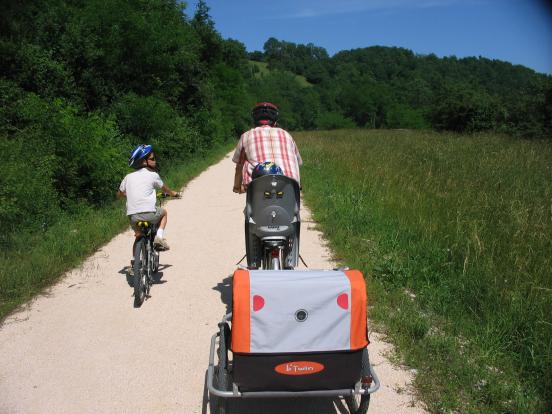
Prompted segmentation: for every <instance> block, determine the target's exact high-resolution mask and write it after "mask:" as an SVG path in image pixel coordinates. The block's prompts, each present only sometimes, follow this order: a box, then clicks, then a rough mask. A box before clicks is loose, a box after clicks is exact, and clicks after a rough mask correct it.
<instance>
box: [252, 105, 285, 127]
mask: <svg viewBox="0 0 552 414" xmlns="http://www.w3.org/2000/svg"><path fill="white" fill-rule="evenodd" d="M278 115H279V113H278V107H277V106H276V105H274V104H273V103H270V102H259V103H258V104H256V105H255V106H254V107H253V109H252V110H251V117H252V118H253V122H254V123H255V125H267V124H268V125H274V124H275V123H276V121H277V120H278Z"/></svg>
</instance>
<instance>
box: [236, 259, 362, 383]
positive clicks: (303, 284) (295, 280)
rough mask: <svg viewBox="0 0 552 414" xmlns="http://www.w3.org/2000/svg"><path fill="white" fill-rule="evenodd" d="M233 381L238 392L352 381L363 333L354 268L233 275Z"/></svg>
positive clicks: (358, 365) (356, 374) (358, 364)
mask: <svg viewBox="0 0 552 414" xmlns="http://www.w3.org/2000/svg"><path fill="white" fill-rule="evenodd" d="M232 297H233V302H232V338H231V350H232V352H233V353H234V358H233V361H234V362H233V375H234V382H235V383H236V384H237V385H238V387H239V388H240V390H242V391H257V390H274V391H278V390H296V391H302V390H310V389H312V390H314V389H317V390H321V389H340V388H350V387H354V384H355V382H357V381H358V378H359V377H360V369H361V357H362V350H363V349H364V348H365V347H366V346H367V345H368V337H367V332H366V305H367V304H366V286H365V283H364V278H363V276H362V274H361V273H360V272H359V271H357V270H345V271H340V270H330V271H326V270H283V271H282V270H278V271H267V270H251V271H248V270H243V269H239V270H237V271H236V272H235V273H234V277H233V293H232Z"/></svg>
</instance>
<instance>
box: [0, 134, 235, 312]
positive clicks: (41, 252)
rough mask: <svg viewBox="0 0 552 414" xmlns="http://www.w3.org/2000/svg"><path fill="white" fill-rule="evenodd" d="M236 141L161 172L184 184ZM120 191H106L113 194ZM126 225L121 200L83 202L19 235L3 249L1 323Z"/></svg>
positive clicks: (173, 185)
mask: <svg viewBox="0 0 552 414" xmlns="http://www.w3.org/2000/svg"><path fill="white" fill-rule="evenodd" d="M233 144H234V143H231V144H230V143H229V144H225V145H223V146H220V147H217V148H215V149H213V150H211V151H209V152H208V153H207V154H206V155H204V156H201V157H198V158H197V159H194V160H190V161H186V162H183V163H179V164H175V165H172V166H170V167H168V168H167V169H166V170H164V171H165V172H162V173H161V175H162V178H163V179H164V180H165V182H166V183H167V184H168V185H169V186H170V187H171V188H180V187H181V186H183V185H184V184H185V183H187V182H188V181H190V180H191V179H192V178H194V177H195V176H196V175H198V174H199V173H200V172H201V171H202V170H204V169H205V168H206V167H208V166H209V165H211V164H213V163H214V162H216V161H218V160H219V159H221V158H222V157H223V156H224V155H225V154H226V153H228V151H230V149H231V146H232V145H233ZM122 178H123V177H121V179H122ZM116 190H117V189H116V188H115V189H113V188H109V189H106V191H110V192H112V193H113V196H114V198H115V192H116ZM127 226H128V219H127V217H126V215H125V208H124V201H123V200H119V201H114V202H113V203H112V204H110V205H108V206H105V207H104V208H101V209H97V208H96V209H93V208H91V207H84V206H83V207H82V209H81V210H80V212H79V214H78V215H74V216H64V217H62V218H61V219H60V220H59V221H58V222H57V223H56V224H55V225H53V226H52V227H50V228H49V229H48V230H47V231H44V232H34V233H28V232H22V233H21V234H18V235H16V236H15V238H14V240H13V245H12V247H11V249H10V250H8V251H2V252H0V262H1V263H2V266H1V268H0V322H1V321H2V320H3V319H4V318H5V317H6V316H7V315H8V314H9V312H11V311H13V310H14V309H15V308H17V307H18V306H19V305H21V304H22V303H24V302H26V301H28V300H30V299H31V298H32V297H33V296H35V295H36V294H38V293H40V292H41V291H42V290H43V289H44V288H45V287H48V286H50V285H51V284H52V283H54V282H55V281H56V280H58V279H59V277H60V276H61V275H62V274H63V273H64V272H66V271H68V270H69V269H71V268H73V267H75V266H77V265H79V264H80V263H82V262H83V260H84V259H85V258H86V257H88V256H89V255H90V254H92V253H93V252H94V251H96V250H97V249H98V248H100V247H101V246H102V245H103V244H105V243H107V242H108V241H109V240H110V239H111V238H112V237H113V236H114V235H116V234H117V233H119V232H121V231H122V230H123V229H124V228H125V227H127Z"/></svg>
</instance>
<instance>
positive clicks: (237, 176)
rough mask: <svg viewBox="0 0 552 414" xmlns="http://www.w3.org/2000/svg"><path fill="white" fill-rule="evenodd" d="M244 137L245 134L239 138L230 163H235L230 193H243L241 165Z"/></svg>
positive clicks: (243, 154) (243, 153) (243, 156)
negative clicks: (232, 185)
mask: <svg viewBox="0 0 552 414" xmlns="http://www.w3.org/2000/svg"><path fill="white" fill-rule="evenodd" d="M244 135H245V134H243V135H242V136H241V137H240V140H239V142H238V145H237V146H236V150H235V151H234V156H233V157H232V161H233V162H235V163H236V171H235V172H234V187H233V188H232V191H233V192H234V193H237V194H242V193H245V188H244V186H243V177H242V171H243V164H244V163H245V158H246V156H245V149H244V144H243V140H244Z"/></svg>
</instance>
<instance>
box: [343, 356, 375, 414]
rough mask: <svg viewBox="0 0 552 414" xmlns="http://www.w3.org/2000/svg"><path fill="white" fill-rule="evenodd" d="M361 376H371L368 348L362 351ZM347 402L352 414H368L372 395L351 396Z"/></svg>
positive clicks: (346, 398) (347, 398) (346, 399)
mask: <svg viewBox="0 0 552 414" xmlns="http://www.w3.org/2000/svg"><path fill="white" fill-rule="evenodd" d="M361 375H362V376H366V375H370V359H369V356H368V349H366V348H364V350H363V351H362V363H361ZM345 402H346V403H347V407H348V408H349V412H350V413H351V414H366V412H368V407H369V406H370V394H364V395H349V396H347V397H345Z"/></svg>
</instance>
